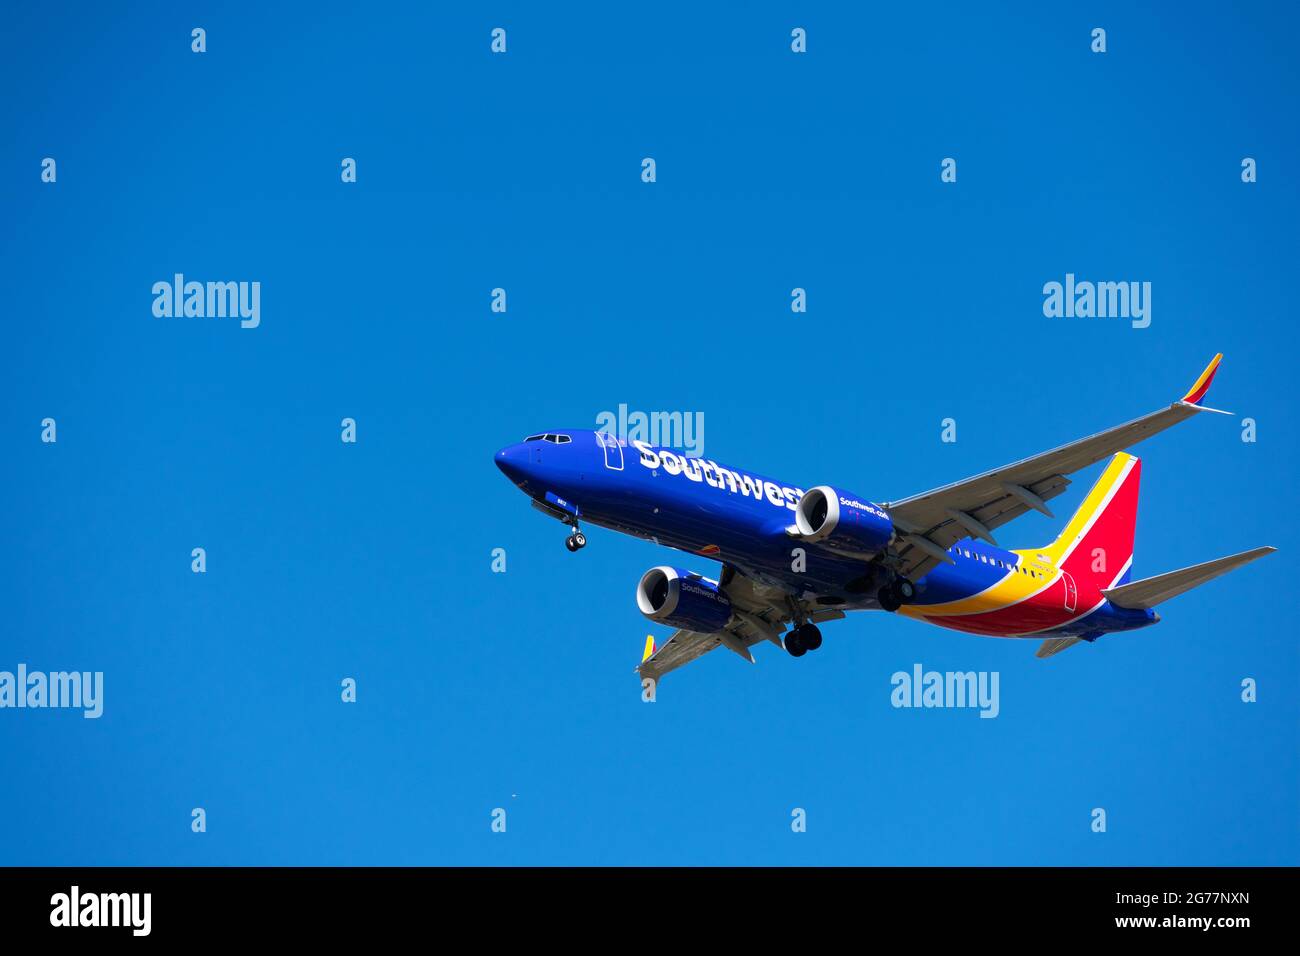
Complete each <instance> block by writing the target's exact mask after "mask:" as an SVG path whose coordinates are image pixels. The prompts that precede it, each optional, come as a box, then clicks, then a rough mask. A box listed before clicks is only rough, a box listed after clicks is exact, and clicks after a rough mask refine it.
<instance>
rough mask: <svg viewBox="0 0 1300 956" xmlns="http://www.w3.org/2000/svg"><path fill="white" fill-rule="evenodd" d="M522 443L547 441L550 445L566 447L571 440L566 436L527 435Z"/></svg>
mask: <svg viewBox="0 0 1300 956" xmlns="http://www.w3.org/2000/svg"><path fill="white" fill-rule="evenodd" d="M524 441H548V442H550V443H551V444H552V445H567V444H568V443H569V442H571V441H573V439H572V438H570V437H569V436H568V435H529V436H528V437H527V438H525V439H524Z"/></svg>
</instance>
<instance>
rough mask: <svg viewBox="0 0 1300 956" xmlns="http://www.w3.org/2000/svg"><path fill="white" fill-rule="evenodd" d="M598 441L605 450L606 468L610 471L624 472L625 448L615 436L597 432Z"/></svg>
mask: <svg viewBox="0 0 1300 956" xmlns="http://www.w3.org/2000/svg"><path fill="white" fill-rule="evenodd" d="M596 441H598V442H600V444H601V447H602V448H604V449H605V467H606V468H608V469H609V470H610V471H622V470H623V446H622V445H620V444H619V442H618V439H617V438H615V437H614V436H613V435H607V434H605V433H604V432H596Z"/></svg>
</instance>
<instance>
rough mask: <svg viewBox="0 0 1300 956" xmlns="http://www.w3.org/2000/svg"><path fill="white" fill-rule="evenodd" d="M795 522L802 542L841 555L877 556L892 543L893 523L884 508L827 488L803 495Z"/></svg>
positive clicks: (796, 510) (821, 486) (844, 492)
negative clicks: (823, 547) (818, 543)
mask: <svg viewBox="0 0 1300 956" xmlns="http://www.w3.org/2000/svg"><path fill="white" fill-rule="evenodd" d="M794 522H795V527H796V528H798V529H799V536H800V537H802V538H803V539H804V540H805V541H810V542H821V543H822V544H824V545H825V546H826V547H827V548H829V549H830V550H832V551H839V552H842V553H844V554H853V555H867V554H877V553H879V552H880V551H883V550H884V549H885V548H886V547H887V546H888V545H889V542H890V541H892V540H893V539H894V523H893V522H892V521H890V519H889V514H888V513H887V512H886V511H885V509H884V508H882V507H880V506H879V505H876V504H872V503H871V502H870V501H863V500H862V499H861V498H859V497H857V496H856V495H854V494H853V493H852V492H849V491H841V490H840V489H838V488H832V487H831V486H830V485H818V486H817V487H816V488H813V489H811V490H810V491H807V492H805V493H804V496H803V497H802V498H800V499H799V505H798V507H796V508H795V510H794Z"/></svg>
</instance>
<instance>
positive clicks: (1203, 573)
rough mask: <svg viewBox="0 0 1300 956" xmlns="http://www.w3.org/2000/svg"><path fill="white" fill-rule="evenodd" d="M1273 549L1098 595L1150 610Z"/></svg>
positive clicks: (1227, 558) (1251, 552)
mask: <svg viewBox="0 0 1300 956" xmlns="http://www.w3.org/2000/svg"><path fill="white" fill-rule="evenodd" d="M1276 550H1277V548H1255V549H1254V550H1253V551H1243V552H1241V554H1231V555H1229V556H1228V557H1226V558H1216V559H1215V560H1213V561H1206V562H1205V563H1204V564H1194V565H1192V566H1191V567H1190V568H1181V569H1180V570H1178V571H1170V572H1169V573H1168V574H1157V575H1156V576H1155V577H1154V578H1143V579H1142V580H1141V581H1134V582H1133V583H1131V584H1122V585H1120V586H1119V587H1117V588H1106V589H1104V590H1103V591H1102V592H1101V593H1102V594H1104V595H1106V597H1107V598H1108V599H1109V600H1110V603H1111V604H1114V605H1115V606H1116V607H1129V608H1153V607H1155V606H1156V605H1157V604H1160V603H1162V602H1164V601H1168V600H1169V599H1170V598H1173V597H1177V596H1178V595H1180V594H1182V593H1183V592H1184V591H1190V590H1191V589H1192V588H1194V587H1197V586H1198V585H1201V584H1204V583H1205V582H1206V581H1209V580H1211V579H1212V578H1217V577H1218V576H1219V575H1221V574H1227V573H1228V572H1229V571H1231V570H1233V569H1234V568H1239V567H1241V566H1242V565H1243V564H1249V563H1250V562H1251V561H1254V560H1255V559H1256V558H1262V557H1263V556H1264V555H1266V554H1272V553H1273V552H1274V551H1276Z"/></svg>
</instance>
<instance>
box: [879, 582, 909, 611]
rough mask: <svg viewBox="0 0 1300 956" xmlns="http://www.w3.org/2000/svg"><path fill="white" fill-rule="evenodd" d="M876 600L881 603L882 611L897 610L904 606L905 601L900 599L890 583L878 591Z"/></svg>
mask: <svg viewBox="0 0 1300 956" xmlns="http://www.w3.org/2000/svg"><path fill="white" fill-rule="evenodd" d="M876 600H877V601H878V602H879V603H880V609H881V610H882V611H897V610H898V609H899V608H900V607H902V606H903V602H902V601H900V600H899V599H898V595H897V594H895V593H894V589H893V588H892V587H890V586H889V585H885V586H884V587H883V588H881V589H880V590H879V591H878V592H877V593H876Z"/></svg>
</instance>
